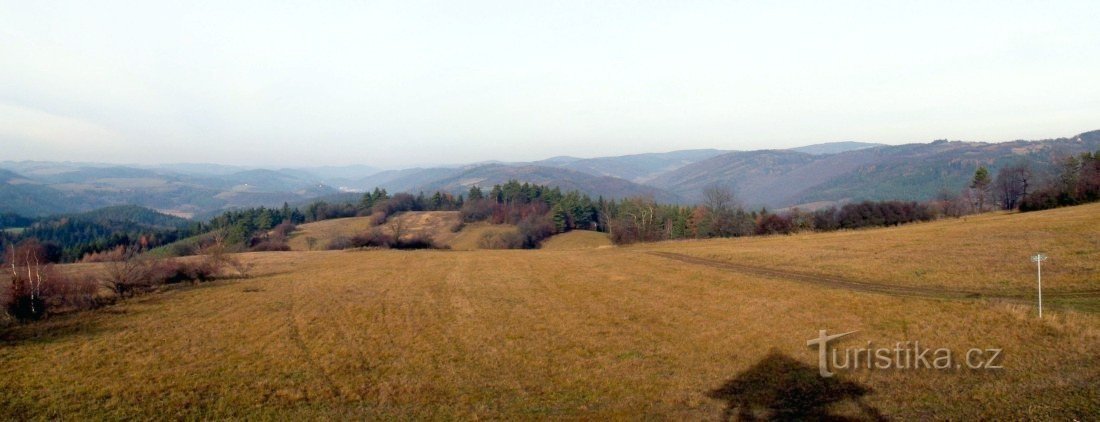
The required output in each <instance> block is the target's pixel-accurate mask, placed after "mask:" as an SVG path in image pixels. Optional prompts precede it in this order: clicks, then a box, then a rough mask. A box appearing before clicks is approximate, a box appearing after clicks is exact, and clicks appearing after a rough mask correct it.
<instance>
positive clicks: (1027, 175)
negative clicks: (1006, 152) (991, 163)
mask: <svg viewBox="0 0 1100 422" xmlns="http://www.w3.org/2000/svg"><path fill="white" fill-rule="evenodd" d="M1030 180H1031V168H1030V167H1029V166H1028V165H1027V163H1019V164H1014V165H1011V166H1008V167H1005V168H1002V169H1001V170H1000V171H999V172H997V178H996V180H995V181H994V182H993V189H994V194H995V196H996V197H997V199H998V200H999V202H1000V205H1001V209H1005V210H1011V209H1016V207H1018V206H1019V205H1020V201H1021V200H1023V198H1024V196H1025V195H1027V189H1028V182H1029V181H1030Z"/></svg>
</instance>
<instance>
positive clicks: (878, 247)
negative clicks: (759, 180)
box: [636, 204, 1100, 295]
mask: <svg viewBox="0 0 1100 422" xmlns="http://www.w3.org/2000/svg"><path fill="white" fill-rule="evenodd" d="M673 245H674V246H673ZM636 249H638V250H660V251H664V250H670V249H674V250H675V252H677V253H680V254H685V255H689V256H695V257H702V258H708V259H713V260H718V261H723V262H731V263H748V264H752V265H756V266H762V267H768V268H781V269H785V270H791V271H802V272H809V273H813V274H821V275H825V276H839V277H849V278H854V279H858V280H869V281H876V282H881V283H883V284H891V285H900V286H923V287H933V288H939V289H943V290H966V291H973V292H978V293H986V294H1009V295H1012V294H1016V295H1030V294H1034V291H1035V284H1036V280H1035V264H1034V263H1033V262H1031V260H1030V259H1029V257H1030V256H1031V255H1035V254H1037V253H1040V252H1041V253H1043V254H1046V255H1048V256H1050V260H1049V261H1047V262H1046V263H1044V265H1043V287H1044V292H1046V293H1051V294H1054V293H1057V292H1071V291H1080V290H1094V291H1098V292H1100V279H1098V278H1097V274H1100V204H1091V205H1083V206H1077V207H1069V208H1062V209H1056V210H1050V211H1043V212H1033V213H1023V214H1020V213H993V214H984V215H979V216H971V217H967V218H961V219H951V220H942V221H936V222H931V223H918V224H912V225H906V226H900V227H893V228H885V229H873V230H857V231H841V232H832V233H813V234H801V235H793V236H771V237H756V238H746V239H738V240H735V241H729V240H707V241H683V242H667V243H663V244H654V245H643V246H639V247H637V248H636Z"/></svg>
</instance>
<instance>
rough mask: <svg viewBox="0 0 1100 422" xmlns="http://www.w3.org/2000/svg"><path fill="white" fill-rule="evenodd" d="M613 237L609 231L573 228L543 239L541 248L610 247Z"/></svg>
mask: <svg viewBox="0 0 1100 422" xmlns="http://www.w3.org/2000/svg"><path fill="white" fill-rule="evenodd" d="M610 246H611V239H610V238H608V237H607V233H600V232H594V231H590V230H573V231H569V232H565V233H562V234H557V235H554V236H551V237H550V238H549V239H546V240H544V241H542V245H541V246H540V247H539V248H540V249H546V250H573V249H591V248H600V247H610Z"/></svg>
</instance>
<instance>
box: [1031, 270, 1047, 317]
mask: <svg viewBox="0 0 1100 422" xmlns="http://www.w3.org/2000/svg"><path fill="white" fill-rule="evenodd" d="M1031 260H1032V261H1033V262H1035V265H1036V266H1037V269H1038V271H1039V273H1038V275H1039V319H1043V261H1046V260H1047V256H1046V255H1043V254H1038V255H1035V256H1033V257H1031Z"/></svg>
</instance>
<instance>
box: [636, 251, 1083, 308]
mask: <svg viewBox="0 0 1100 422" xmlns="http://www.w3.org/2000/svg"><path fill="white" fill-rule="evenodd" d="M649 254H650V255H655V256H659V257H662V258H667V259H672V260H676V261H680V262H686V263H689V264H696V265H703V266H707V267H711V268H718V269H722V270H728V271H734V272H738V273H743V274H751V275H757V276H764V277H772V278H781V279H786V280H793V281H798V282H803V283H809V284H813V285H818V286H824V287H831V288H836V289H844V290H851V291H858V292H868V293H879V294H885V295H891V296H905V297H921V298H930V299H983V298H984V299H1002V300H1011V301H1025V300H1027V301H1030V300H1031V296H1030V295H1025V294H1018V295H1006V294H1000V293H982V292H977V291H966V290H948V289H937V288H929V287H914V286H899V285H892V284H887V283H882V282H867V281H860V280H854V279H850V278H844V277H836V276H826V275H821V274H813V273H805V272H798V271H790V270H781V269H775V268H768V267H759V266H753V265H745V264H735V263H732V262H726V261H718V260H713V259H706V258H699V257H694V256H689V255H684V254H678V253H673V252H658V251H654V252H649ZM1043 296H1044V297H1046V298H1049V299H1070V298H1073V299H1080V298H1100V290H1082V291H1075V292H1051V293H1044V294H1043Z"/></svg>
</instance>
